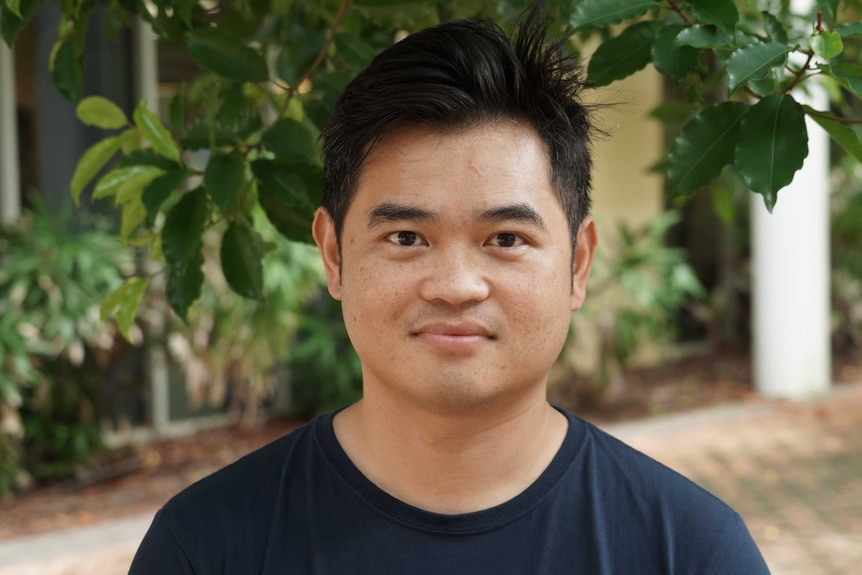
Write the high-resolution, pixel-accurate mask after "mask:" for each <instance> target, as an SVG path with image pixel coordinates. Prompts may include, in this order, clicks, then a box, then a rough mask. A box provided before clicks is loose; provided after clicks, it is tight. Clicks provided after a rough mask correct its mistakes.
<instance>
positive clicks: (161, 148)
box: [134, 102, 180, 163]
mask: <svg viewBox="0 0 862 575" xmlns="http://www.w3.org/2000/svg"><path fill="white" fill-rule="evenodd" d="M134 119H135V124H136V125H137V126H138V129H139V130H140V131H141V133H142V134H143V135H144V137H145V138H146V139H147V140H149V141H150V144H152V145H153V149H154V150H155V151H156V152H158V153H159V154H161V155H162V156H164V157H166V158H167V159H169V160H173V161H175V162H177V163H179V161H180V149H179V147H177V143H176V142H175V141H174V138H173V136H171V133H170V132H169V131H168V130H167V129H166V128H165V127H164V126H163V125H162V121H161V120H159V117H158V116H157V115H156V114H155V113H153V112H152V111H150V109H149V108H147V105H146V104H145V103H144V102H141V103H140V104H138V107H137V108H135V114H134Z"/></svg>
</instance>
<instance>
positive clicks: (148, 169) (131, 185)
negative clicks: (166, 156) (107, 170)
mask: <svg viewBox="0 0 862 575" xmlns="http://www.w3.org/2000/svg"><path fill="white" fill-rule="evenodd" d="M141 168H142V169H141V170H140V172H138V173H137V174H135V175H134V176H132V177H130V178H128V179H127V180H126V181H125V182H123V183H121V184H120V187H119V188H117V193H116V196H115V197H114V204H115V205H118V206H121V205H123V204H126V203H128V202H132V201H138V200H140V199H141V195H142V194H143V192H144V188H146V187H147V186H148V185H150V183H151V182H152V181H153V180H155V179H156V178H158V177H159V176H161V175H162V174H164V173H165V172H164V170H162V169H160V168H156V167H153V166H141Z"/></svg>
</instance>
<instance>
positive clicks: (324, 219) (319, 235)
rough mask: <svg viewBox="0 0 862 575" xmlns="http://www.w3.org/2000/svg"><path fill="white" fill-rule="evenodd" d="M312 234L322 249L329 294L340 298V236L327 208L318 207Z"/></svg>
mask: <svg viewBox="0 0 862 575" xmlns="http://www.w3.org/2000/svg"><path fill="white" fill-rule="evenodd" d="M311 234H312V236H314V243H316V244H317V249H318V250H319V251H320V258H321V259H322V260H323V267H324V269H325V271H326V285H327V287H328V288H329V294H330V295H331V296H332V297H333V298H335V299H337V300H340V299H341V254H340V253H339V249H338V238H337V237H336V235H335V222H333V221H332V217H330V215H329V212H327V211H326V210H325V209H323V208H318V209H317V212H316V213H315V214H314V221H313V222H312V224H311Z"/></svg>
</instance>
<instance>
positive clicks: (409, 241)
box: [395, 232, 416, 246]
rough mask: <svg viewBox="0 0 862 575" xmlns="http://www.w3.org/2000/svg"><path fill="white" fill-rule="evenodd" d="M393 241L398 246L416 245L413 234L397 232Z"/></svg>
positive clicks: (414, 234)
mask: <svg viewBox="0 0 862 575" xmlns="http://www.w3.org/2000/svg"><path fill="white" fill-rule="evenodd" d="M395 241H396V242H397V243H398V245H399V246H413V245H416V233H415V232H398V233H396V234H395Z"/></svg>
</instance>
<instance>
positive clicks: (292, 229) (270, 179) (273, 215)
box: [251, 160, 314, 242]
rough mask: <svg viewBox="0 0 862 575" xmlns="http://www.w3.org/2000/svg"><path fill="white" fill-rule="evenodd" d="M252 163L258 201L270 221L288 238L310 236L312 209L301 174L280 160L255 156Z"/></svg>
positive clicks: (309, 237)
mask: <svg viewBox="0 0 862 575" xmlns="http://www.w3.org/2000/svg"><path fill="white" fill-rule="evenodd" d="M251 167H252V171H253V172H254V175H255V178H257V183H258V199H259V201H260V205H261V207H262V208H263V211H264V213H265V214H266V217H267V218H268V219H269V221H270V222H271V223H272V225H273V226H275V228H276V229H277V230H278V231H279V232H280V233H281V234H282V235H283V236H284V237H286V238H288V239H290V240H294V241H301V242H308V241H309V240H311V219H312V216H313V213H314V210H313V207H312V206H311V203H310V202H309V201H308V195H307V191H306V188H305V183H304V182H303V180H302V178H301V177H300V176H299V175H298V174H296V173H293V171H292V170H291V166H290V165H289V164H286V163H283V162H274V161H269V160H255V161H254V162H252V165H251Z"/></svg>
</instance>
